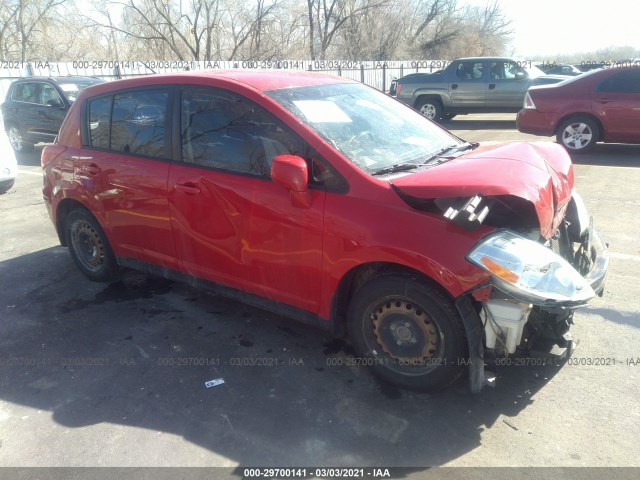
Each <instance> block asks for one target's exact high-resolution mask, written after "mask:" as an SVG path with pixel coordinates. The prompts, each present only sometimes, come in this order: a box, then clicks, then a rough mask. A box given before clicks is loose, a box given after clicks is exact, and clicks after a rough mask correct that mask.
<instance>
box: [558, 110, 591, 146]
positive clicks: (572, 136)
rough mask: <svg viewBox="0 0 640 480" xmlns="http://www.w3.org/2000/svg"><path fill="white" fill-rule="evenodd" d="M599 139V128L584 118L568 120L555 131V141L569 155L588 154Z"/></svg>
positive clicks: (587, 118)
mask: <svg viewBox="0 0 640 480" xmlns="http://www.w3.org/2000/svg"><path fill="white" fill-rule="evenodd" d="M599 138H600V126H599V125H598V123H597V122H596V121H595V120H593V119H591V118H589V117H585V116H577V117H571V118H568V119H566V120H564V121H563V122H562V123H561V124H560V125H559V126H558V129H557V130H556V141H557V142H558V143H559V144H560V145H562V146H563V147H564V148H565V149H566V150H567V151H568V152H570V153H584V152H588V151H589V150H591V149H592V148H593V147H594V146H595V144H596V143H598V139H599Z"/></svg>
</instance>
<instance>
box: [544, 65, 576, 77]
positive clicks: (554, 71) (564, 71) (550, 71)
mask: <svg viewBox="0 0 640 480" xmlns="http://www.w3.org/2000/svg"><path fill="white" fill-rule="evenodd" d="M539 68H540V70H542V71H543V72H544V73H545V74H547V75H567V76H570V77H575V76H577V75H582V73H583V72H582V70H580V69H579V68H578V67H576V66H575V65H555V64H551V65H543V66H542V67H539Z"/></svg>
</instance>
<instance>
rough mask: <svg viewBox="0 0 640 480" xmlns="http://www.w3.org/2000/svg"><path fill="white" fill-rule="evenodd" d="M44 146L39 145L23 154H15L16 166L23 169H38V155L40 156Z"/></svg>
mask: <svg viewBox="0 0 640 480" xmlns="http://www.w3.org/2000/svg"><path fill="white" fill-rule="evenodd" d="M44 146H45V144H43V143H41V144H38V145H37V146H35V147H33V148H31V149H27V150H26V151H24V152H20V153H16V161H17V162H18V165H22V166H25V167H39V166H40V155H42V149H43V148H44Z"/></svg>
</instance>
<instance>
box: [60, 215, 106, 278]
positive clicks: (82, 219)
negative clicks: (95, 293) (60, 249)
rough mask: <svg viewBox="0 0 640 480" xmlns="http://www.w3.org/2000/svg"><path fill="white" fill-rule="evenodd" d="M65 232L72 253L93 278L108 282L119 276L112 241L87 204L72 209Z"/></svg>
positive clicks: (83, 270)
mask: <svg viewBox="0 0 640 480" xmlns="http://www.w3.org/2000/svg"><path fill="white" fill-rule="evenodd" d="M65 235H66V239H67V245H68V246H69V253H71V257H72V258H73V260H74V262H75V263H76V265H77V266H78V268H79V269H80V271H82V273H84V274H85V275H86V276H87V277H89V279H90V280H93V281H94V282H106V281H108V280H113V279H114V278H116V277H117V276H118V272H119V268H118V264H117V262H116V258H115V256H114V254H113V252H112V250H111V246H110V245H109V241H108V240H107V237H106V235H105V234H104V231H103V230H102V228H101V227H100V224H99V223H98V221H97V220H96V219H95V218H94V216H93V215H91V213H89V212H88V211H87V210H85V209H84V208H78V209H76V210H73V211H71V212H70V213H69V215H67V218H66V220H65Z"/></svg>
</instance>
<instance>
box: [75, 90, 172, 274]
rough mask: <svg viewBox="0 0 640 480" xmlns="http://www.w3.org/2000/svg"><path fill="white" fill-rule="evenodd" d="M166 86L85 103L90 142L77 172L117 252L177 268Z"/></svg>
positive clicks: (79, 162) (76, 167) (77, 176)
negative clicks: (169, 191) (170, 196)
mask: <svg viewBox="0 0 640 480" xmlns="http://www.w3.org/2000/svg"><path fill="white" fill-rule="evenodd" d="M169 97H170V95H169V89H168V88H160V89H151V90H150V89H148V88H147V89H145V90H140V91H131V92H126V93H120V94H116V95H106V96H102V97H97V98H95V99H93V100H90V101H89V102H88V104H87V117H88V122H87V123H88V125H87V133H88V134H87V140H88V143H89V145H88V147H89V148H85V149H83V151H82V154H81V155H76V156H73V157H72V158H73V160H74V165H75V172H76V173H75V175H76V178H77V179H78V181H79V182H80V183H81V184H82V185H83V190H84V191H85V192H87V196H88V197H89V198H90V201H91V202H97V203H98V204H99V205H95V206H94V207H93V208H92V210H93V211H95V212H97V213H98V215H100V216H101V217H102V219H101V220H102V223H103V225H105V228H106V230H107V233H108V236H109V239H110V243H111V245H112V246H113V249H114V252H115V254H116V255H117V256H119V257H124V258H128V259H134V260H138V261H143V262H147V263H152V264H155V265H160V266H165V267H168V268H174V269H177V261H176V257H175V249H174V246H173V236H172V230H171V221H170V219H169V203H168V199H167V178H168V175H169V165H170V159H169V157H170V149H169V139H168V138H167V137H168V135H165V132H166V131H168V129H167V128H166V126H167V118H166V112H167V105H168V102H169Z"/></svg>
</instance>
